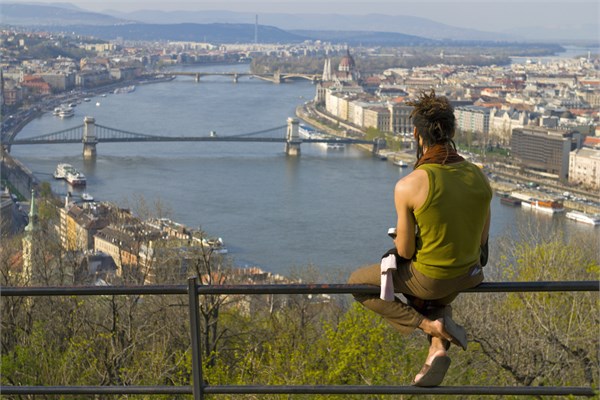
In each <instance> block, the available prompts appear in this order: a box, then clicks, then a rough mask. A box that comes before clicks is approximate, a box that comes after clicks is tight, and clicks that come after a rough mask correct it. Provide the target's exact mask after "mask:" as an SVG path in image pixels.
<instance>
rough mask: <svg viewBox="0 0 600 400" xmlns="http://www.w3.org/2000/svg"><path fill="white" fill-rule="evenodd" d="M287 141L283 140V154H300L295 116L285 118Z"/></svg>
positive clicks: (300, 141) (296, 155)
mask: <svg viewBox="0 0 600 400" xmlns="http://www.w3.org/2000/svg"><path fill="white" fill-rule="evenodd" d="M286 138H287V142H285V154H287V155H288V156H294V157H298V156H300V143H302V139H300V135H298V120H297V119H296V118H288V119H287V136H286Z"/></svg>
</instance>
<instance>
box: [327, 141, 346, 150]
mask: <svg viewBox="0 0 600 400" xmlns="http://www.w3.org/2000/svg"><path fill="white" fill-rule="evenodd" d="M345 148H346V145H345V144H344V143H335V142H330V143H327V150H344V149H345Z"/></svg>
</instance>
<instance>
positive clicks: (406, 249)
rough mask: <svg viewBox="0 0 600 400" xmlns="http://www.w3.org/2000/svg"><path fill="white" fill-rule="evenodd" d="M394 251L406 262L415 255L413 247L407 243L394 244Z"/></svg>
mask: <svg viewBox="0 0 600 400" xmlns="http://www.w3.org/2000/svg"><path fill="white" fill-rule="evenodd" d="M395 244H396V251H397V252H398V255H399V256H400V257H402V258H405V259H407V260H410V259H412V257H413V255H414V254H415V246H414V245H411V244H409V243H398V242H396V243H395Z"/></svg>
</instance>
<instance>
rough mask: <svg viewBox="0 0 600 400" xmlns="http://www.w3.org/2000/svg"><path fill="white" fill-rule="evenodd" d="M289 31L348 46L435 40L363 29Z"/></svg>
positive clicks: (429, 41)
mask: <svg viewBox="0 0 600 400" xmlns="http://www.w3.org/2000/svg"><path fill="white" fill-rule="evenodd" d="M290 32H291V33H294V34H297V35H300V36H304V37H308V38H311V39H313V40H321V41H326V42H332V43H346V44H348V45H350V46H359V45H365V46H415V45H423V44H432V43H435V42H437V41H436V40H433V39H427V38H423V37H419V36H413V35H405V34H403V33H395V32H365V31H308V30H292V31H290Z"/></svg>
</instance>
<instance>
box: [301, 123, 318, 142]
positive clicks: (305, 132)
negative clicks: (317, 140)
mask: <svg viewBox="0 0 600 400" xmlns="http://www.w3.org/2000/svg"><path fill="white" fill-rule="evenodd" d="M317 134H318V131H317V130H316V129H315V128H313V127H311V126H308V125H305V124H300V125H299V126H298V135H299V136H300V137H301V138H304V139H311V138H313V137H315V135H317Z"/></svg>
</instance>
